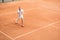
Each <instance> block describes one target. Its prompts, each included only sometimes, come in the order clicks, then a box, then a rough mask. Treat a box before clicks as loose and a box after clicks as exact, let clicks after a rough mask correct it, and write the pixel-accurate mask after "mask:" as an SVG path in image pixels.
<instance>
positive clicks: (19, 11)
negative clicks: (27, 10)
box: [16, 9, 24, 23]
mask: <svg viewBox="0 0 60 40" xmlns="http://www.w3.org/2000/svg"><path fill="white" fill-rule="evenodd" d="M23 12H24V11H23V9H21V10H18V18H17V19H16V23H18V20H19V19H20V18H22V19H23Z"/></svg>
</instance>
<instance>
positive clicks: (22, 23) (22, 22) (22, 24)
mask: <svg viewBox="0 0 60 40" xmlns="http://www.w3.org/2000/svg"><path fill="white" fill-rule="evenodd" d="M21 26H22V27H24V20H23V16H21Z"/></svg>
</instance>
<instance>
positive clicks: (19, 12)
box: [18, 9, 24, 17]
mask: <svg viewBox="0 0 60 40" xmlns="http://www.w3.org/2000/svg"><path fill="white" fill-rule="evenodd" d="M23 12H24V11H23V9H21V10H18V16H19V17H23Z"/></svg>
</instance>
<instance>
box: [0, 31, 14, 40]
mask: <svg viewBox="0 0 60 40" xmlns="http://www.w3.org/2000/svg"><path fill="white" fill-rule="evenodd" d="M0 33H2V34H3V35H5V36H6V37H8V38H10V39H11V40H14V39H13V38H12V37H10V36H8V35H7V34H6V33H4V32H2V31H0Z"/></svg>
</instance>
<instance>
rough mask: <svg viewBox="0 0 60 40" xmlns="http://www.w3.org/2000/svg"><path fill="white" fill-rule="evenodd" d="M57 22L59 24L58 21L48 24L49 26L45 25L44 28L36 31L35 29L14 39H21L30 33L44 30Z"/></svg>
mask: <svg viewBox="0 0 60 40" xmlns="http://www.w3.org/2000/svg"><path fill="white" fill-rule="evenodd" d="M57 22H60V20H59V21H56V22H53V23H50V24H48V25H46V26H43V27H40V28H38V29H35V30H33V31H30V32H27V33H25V34H22V35H19V36H17V37H15V39H17V38H21V37H23V36H26V35H29V34H31V33H34V32H36V31H39V30H41V29H44V28H46V27H49V26H51V25H53V24H56V23H57Z"/></svg>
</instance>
